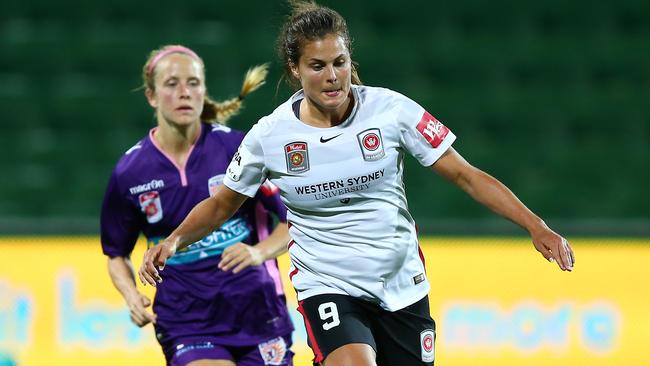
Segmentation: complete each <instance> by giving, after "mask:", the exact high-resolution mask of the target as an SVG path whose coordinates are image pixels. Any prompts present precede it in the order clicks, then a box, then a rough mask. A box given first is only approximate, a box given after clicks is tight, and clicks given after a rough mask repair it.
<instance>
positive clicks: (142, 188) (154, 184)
mask: <svg viewBox="0 0 650 366" xmlns="http://www.w3.org/2000/svg"><path fill="white" fill-rule="evenodd" d="M164 186H165V182H164V181H163V180H162V179H158V180H156V179H154V180H152V181H151V182H149V183H145V184H140V185H137V186H133V187H131V188H129V192H131V194H138V193H142V192H146V191H151V190H153V189H160V188H162V187H164Z"/></svg>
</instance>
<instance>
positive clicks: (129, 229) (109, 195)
mask: <svg viewBox="0 0 650 366" xmlns="http://www.w3.org/2000/svg"><path fill="white" fill-rule="evenodd" d="M139 220H140V219H139V217H138V212H137V210H136V209H135V208H134V207H132V206H131V205H129V202H128V200H127V199H126V198H125V197H124V195H122V194H121V193H120V189H119V185H118V179H117V176H116V174H115V172H113V174H112V175H111V178H110V180H109V182H108V187H107V188H106V193H105V195H104V201H103V203H102V211H101V216H100V227H101V243H102V250H103V252H104V254H105V255H107V256H109V257H129V256H130V255H131V252H132V251H133V248H134V247H135V243H136V241H137V240H138V235H139V234H140V225H139Z"/></svg>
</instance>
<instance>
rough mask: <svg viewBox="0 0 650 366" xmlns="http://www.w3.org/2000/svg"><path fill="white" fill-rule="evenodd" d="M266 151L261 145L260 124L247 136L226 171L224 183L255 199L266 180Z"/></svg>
mask: <svg viewBox="0 0 650 366" xmlns="http://www.w3.org/2000/svg"><path fill="white" fill-rule="evenodd" d="M266 173H267V172H266V167H265V165H264V151H263V150H262V146H261V144H260V138H259V124H256V125H254V126H253V128H252V129H251V130H250V131H249V132H248V133H247V134H246V136H245V137H244V140H243V141H242V143H241V145H239V149H237V153H235V156H233V158H232V160H231V161H230V165H228V169H226V176H225V177H224V180H223V183H224V184H225V185H226V186H227V187H228V188H230V189H232V190H234V191H236V192H239V193H241V194H243V195H246V196H248V197H254V196H255V193H256V192H257V190H258V189H259V187H260V185H261V184H262V183H263V182H264V181H265V180H266Z"/></svg>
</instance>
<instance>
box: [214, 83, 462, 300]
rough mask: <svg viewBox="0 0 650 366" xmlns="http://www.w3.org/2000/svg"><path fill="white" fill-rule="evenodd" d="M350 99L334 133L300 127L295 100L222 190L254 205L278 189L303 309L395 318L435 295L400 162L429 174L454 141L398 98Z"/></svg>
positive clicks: (268, 124) (377, 91)
mask: <svg viewBox="0 0 650 366" xmlns="http://www.w3.org/2000/svg"><path fill="white" fill-rule="evenodd" d="M352 93H353V96H354V101H355V103H354V108H353V110H352V113H351V114H350V116H349V118H348V119H347V120H345V121H344V122H343V123H341V124H340V125H338V126H336V127H331V128H318V127H313V126H309V125H307V124H305V123H303V122H301V121H300V120H299V119H298V118H297V117H296V114H295V113H294V109H293V105H294V104H295V103H297V102H299V101H300V100H301V99H303V98H304V94H303V93H302V91H300V92H297V93H296V94H294V95H293V96H292V97H291V98H290V99H289V100H288V101H287V102H285V103H283V104H282V105H280V106H279V107H278V108H277V109H276V110H275V111H274V112H273V113H272V114H270V115H268V116H265V117H263V118H262V119H260V121H259V122H258V123H257V124H255V126H253V128H252V129H251V130H250V132H249V133H248V134H247V135H246V137H245V138H244V141H243V142H242V144H241V146H240V147H239V152H238V154H237V155H235V157H234V158H233V161H232V162H231V163H230V166H229V167H228V174H227V175H226V178H225V180H224V184H225V185H226V186H228V187H229V188H231V189H233V190H235V191H237V192H239V193H242V194H244V195H247V196H250V197H252V196H254V195H255V192H257V189H258V187H259V185H260V184H261V183H263V182H264V180H266V179H269V180H270V181H271V182H272V183H273V184H275V185H276V186H277V187H278V188H279V189H280V192H281V196H282V199H283V201H284V203H285V205H286V206H287V208H288V215H287V219H288V221H289V225H290V228H289V234H290V235H291V238H292V239H293V240H292V242H291V243H290V245H289V255H290V257H291V270H290V271H291V272H290V277H291V280H292V283H293V286H294V288H295V289H296V291H297V293H298V300H303V299H305V298H308V297H310V296H314V295H320V294H347V295H350V296H353V297H358V298H362V299H365V300H369V301H372V302H375V303H378V304H379V305H381V306H382V307H383V308H385V309H387V310H389V311H395V310H399V309H401V308H404V307H406V306H408V305H411V304H413V303H415V302H416V301H418V300H420V299H422V298H423V297H424V296H425V295H426V294H427V293H428V292H429V283H428V281H427V279H426V275H425V269H424V264H423V262H422V259H421V258H420V252H419V246H418V240H417V235H416V230H415V223H414V221H413V218H412V217H411V214H410V213H409V211H408V205H407V202H406V196H405V192H404V185H403V182H402V175H403V161H402V160H403V158H404V155H405V153H409V154H410V155H412V156H414V157H415V158H416V159H417V160H418V161H419V162H420V163H421V164H422V165H424V166H430V165H432V164H433V163H434V162H435V161H436V160H438V158H440V156H441V155H442V154H443V153H444V152H445V151H446V150H447V149H448V148H449V147H450V146H451V144H452V143H453V141H454V140H455V139H456V136H455V135H454V134H453V133H452V132H451V131H449V129H447V127H445V126H444V125H443V124H442V123H440V122H439V121H438V120H436V119H435V118H434V117H433V116H431V115H430V114H429V113H427V112H426V111H425V110H424V109H423V108H422V107H421V106H419V105H418V104H417V103H415V102H414V101H412V100H411V99H409V98H407V97H405V96H403V95H401V94H399V93H397V92H394V91H391V90H388V89H383V88H375V87H367V86H355V85H353V86H352Z"/></svg>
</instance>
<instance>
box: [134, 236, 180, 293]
mask: <svg viewBox="0 0 650 366" xmlns="http://www.w3.org/2000/svg"><path fill="white" fill-rule="evenodd" d="M174 253H176V244H174V243H172V242H171V241H170V240H168V239H165V240H163V241H162V242H161V243H160V244H158V245H155V246H153V247H151V248H149V249H147V251H146V252H144V258H143V259H142V265H141V266H140V270H139V271H138V275H139V276H140V281H142V284H143V285H145V286H146V285H147V283H148V284H150V285H151V286H153V287H156V283H160V282H162V277H160V274H159V273H158V269H160V270H161V271H162V270H163V268H165V262H167V259H168V258H169V257H171V256H173V255H174Z"/></svg>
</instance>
